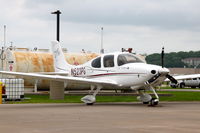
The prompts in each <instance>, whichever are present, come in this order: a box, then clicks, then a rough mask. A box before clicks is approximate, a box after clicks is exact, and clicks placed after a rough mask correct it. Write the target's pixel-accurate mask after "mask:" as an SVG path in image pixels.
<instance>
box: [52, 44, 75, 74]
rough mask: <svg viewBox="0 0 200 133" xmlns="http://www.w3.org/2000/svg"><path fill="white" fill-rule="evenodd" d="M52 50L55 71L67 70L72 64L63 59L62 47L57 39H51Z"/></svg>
mask: <svg viewBox="0 0 200 133" xmlns="http://www.w3.org/2000/svg"><path fill="white" fill-rule="evenodd" d="M51 44H52V52H53V60H54V69H55V72H66V71H67V72H69V71H70V68H71V67H72V65H70V64H68V63H67V61H66V60H65V56H64V54H63V51H62V48H61V46H60V44H59V42H58V41H52V42H51Z"/></svg>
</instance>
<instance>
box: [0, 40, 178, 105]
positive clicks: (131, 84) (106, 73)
mask: <svg viewBox="0 0 200 133" xmlns="http://www.w3.org/2000/svg"><path fill="white" fill-rule="evenodd" d="M52 52H53V58H54V68H55V75H47V74H38V73H23V72H9V71H0V73H2V74H7V75H15V76H21V77H30V78H37V79H47V80H55V81H63V82H66V83H67V87H69V88H70V85H73V87H74V86H77V87H79V86H81V87H82V86H84V87H86V88H89V89H91V92H92V93H93V94H92V95H86V96H84V97H83V98H81V101H83V102H84V103H86V104H88V105H91V104H93V103H95V102H96V95H97V94H98V92H99V91H100V90H101V89H102V88H115V89H120V90H122V89H133V90H136V91H137V92H138V93H139V96H138V97H137V99H138V100H140V101H141V102H143V103H144V104H150V105H157V104H158V102H159V97H158V95H157V93H156V91H155V89H154V87H155V86H158V85H160V84H161V83H162V82H163V81H164V80H165V79H166V78H168V79H169V80H170V81H171V82H174V83H177V81H176V80H175V79H174V78H173V77H172V76H170V75H169V70H168V69H167V68H164V67H163V66H157V65H151V64H146V63H144V62H143V61H142V60H141V59H140V58H138V57H137V56H135V55H134V54H131V53H128V52H115V53H107V54H102V55H100V56H98V57H96V58H94V59H92V60H90V61H88V62H86V63H85V64H82V65H78V66H74V65H70V64H68V63H67V62H66V60H65V58H64V54H63V52H62V49H61V46H60V44H59V42H58V41H52ZM162 54H164V51H163V52H162ZM162 57H163V56H162ZM51 74H52V72H51ZM58 74H61V75H58ZM63 74H67V76H66V75H63ZM146 90H151V91H152V92H153V93H154V95H155V98H152V96H151V95H149V94H147V93H145V91H146Z"/></svg>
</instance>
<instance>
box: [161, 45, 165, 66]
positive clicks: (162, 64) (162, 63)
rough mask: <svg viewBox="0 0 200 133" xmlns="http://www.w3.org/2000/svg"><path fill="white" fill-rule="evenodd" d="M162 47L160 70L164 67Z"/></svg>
mask: <svg viewBox="0 0 200 133" xmlns="http://www.w3.org/2000/svg"><path fill="white" fill-rule="evenodd" d="M164 54H165V53H164V47H163V48H162V53H161V66H162V68H163V67H164Z"/></svg>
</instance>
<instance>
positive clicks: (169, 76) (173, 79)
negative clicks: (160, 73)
mask: <svg viewBox="0 0 200 133" xmlns="http://www.w3.org/2000/svg"><path fill="white" fill-rule="evenodd" d="M164 55H165V52H164V47H163V48H162V52H161V66H162V68H164ZM166 77H167V78H168V79H169V80H170V81H171V82H172V83H175V84H177V83H178V81H177V80H176V79H175V78H174V77H172V76H171V75H169V74H167V75H166Z"/></svg>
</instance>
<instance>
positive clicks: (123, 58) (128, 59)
mask: <svg viewBox="0 0 200 133" xmlns="http://www.w3.org/2000/svg"><path fill="white" fill-rule="evenodd" d="M140 62H142V63H143V61H142V60H140V59H139V58H138V57H136V56H134V55H131V54H121V55H119V56H118V58H117V63H118V66H121V65H124V64H127V63H140Z"/></svg>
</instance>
